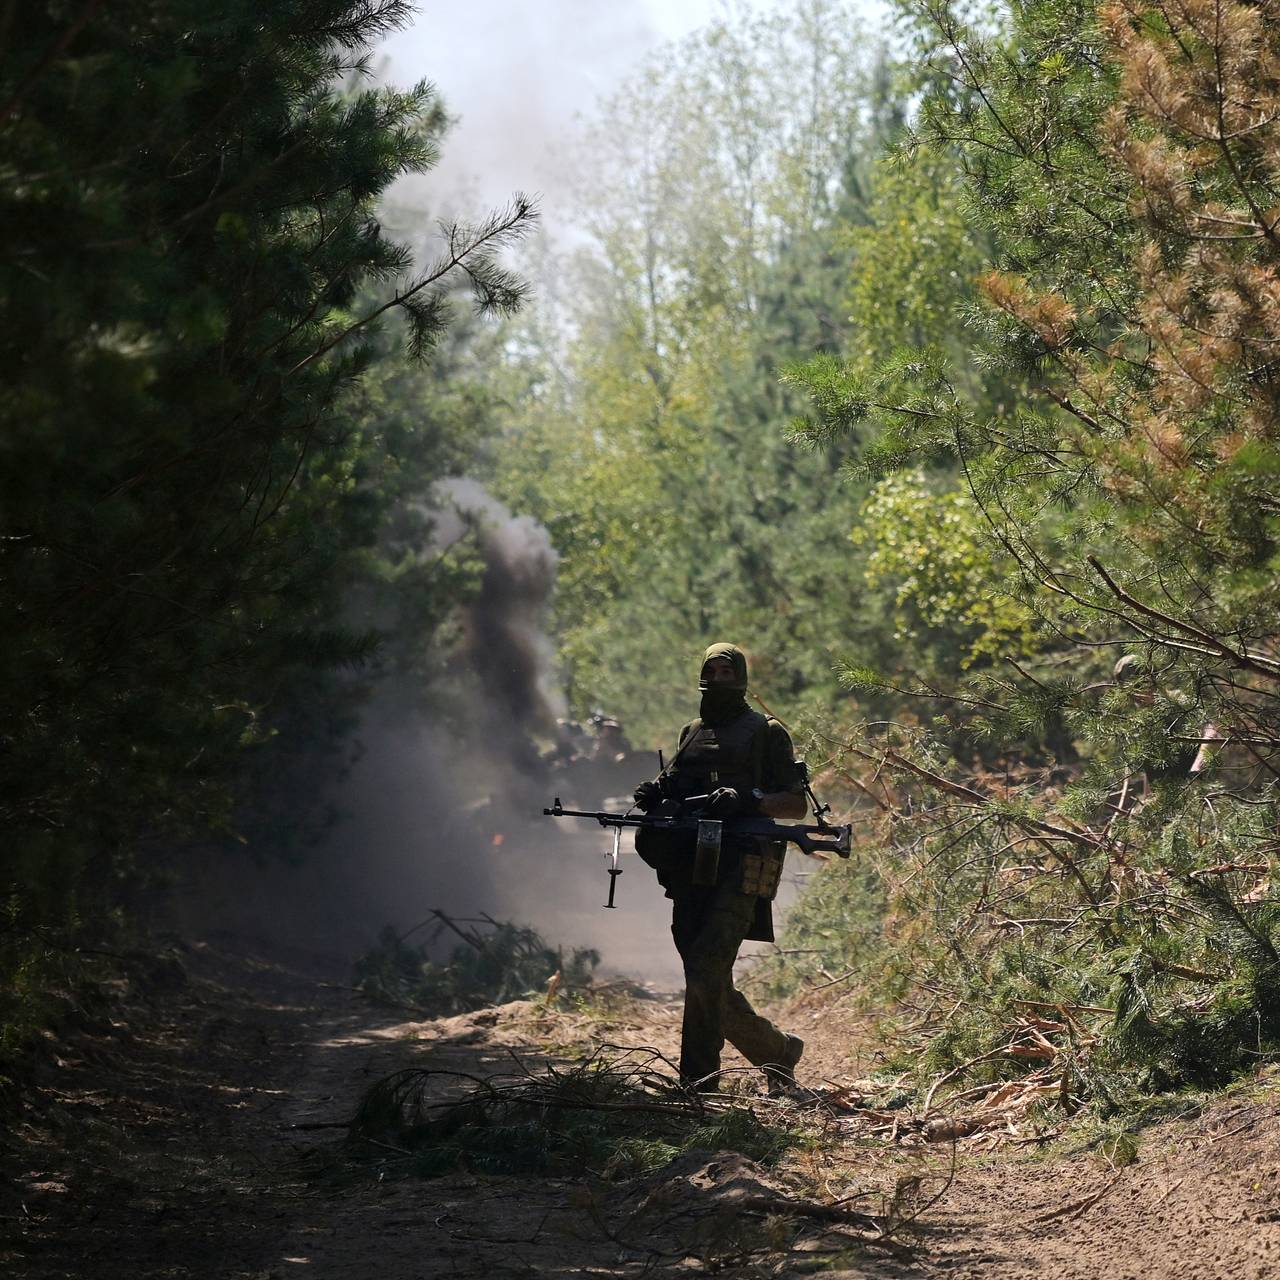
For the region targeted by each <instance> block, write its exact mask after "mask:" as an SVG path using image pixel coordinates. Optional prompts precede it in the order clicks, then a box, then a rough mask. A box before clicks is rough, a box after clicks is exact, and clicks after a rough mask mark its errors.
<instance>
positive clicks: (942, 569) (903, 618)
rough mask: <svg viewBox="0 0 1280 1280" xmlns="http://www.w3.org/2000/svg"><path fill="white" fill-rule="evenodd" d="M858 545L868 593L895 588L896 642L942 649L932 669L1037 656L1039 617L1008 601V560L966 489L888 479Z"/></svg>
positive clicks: (920, 479) (872, 500)
mask: <svg viewBox="0 0 1280 1280" xmlns="http://www.w3.org/2000/svg"><path fill="white" fill-rule="evenodd" d="M853 541H854V543H855V544H856V545H859V546H863V547H866V548H867V549H868V551H869V554H868V555H867V557H866V562H865V568H864V571H863V572H864V580H865V581H866V583H867V585H868V586H869V587H872V588H875V587H878V586H881V585H883V584H889V585H891V586H892V588H893V621H894V628H895V629H894V632H893V639H894V640H895V641H897V642H898V643H900V644H903V645H907V646H909V647H910V648H911V650H912V651H914V652H921V651H926V650H927V649H928V648H932V647H934V646H936V645H937V643H938V640H939V639H941V640H942V641H944V642H945V646H946V648H945V652H944V654H943V655H940V657H939V658H935V659H934V661H933V662H931V663H929V666H930V667H931V668H932V669H934V670H936V669H937V668H938V667H939V666H942V665H944V664H945V666H946V667H949V668H952V669H954V667H955V666H956V665H957V662H956V659H957V651H959V655H960V656H959V662H958V665H959V667H960V668H961V669H962V670H963V669H965V668H968V667H971V666H973V664H974V663H975V662H976V661H978V660H980V659H983V658H985V659H987V660H988V661H993V660H995V661H998V660H999V659H1000V658H1002V657H1003V656H1004V655H1005V654H1013V655H1014V656H1015V657H1019V658H1021V657H1025V656H1026V655H1028V654H1029V653H1032V652H1034V651H1035V649H1036V647H1037V646H1036V634H1035V616H1034V614H1032V613H1031V611H1030V610H1029V609H1027V608H1026V607H1025V606H1024V605H1023V604H1021V603H1020V602H1019V601H1018V600H1016V599H1015V598H1013V597H1012V596H1010V595H1008V594H1007V584H1008V580H1009V574H1008V570H1009V561H1008V557H1007V556H1005V555H1003V554H1002V548H1001V547H1000V546H999V545H998V544H994V543H993V540H992V539H991V537H990V535H989V533H988V530H987V528H986V524H985V521H984V520H983V517H982V515H981V513H980V511H979V510H978V508H977V506H976V505H975V504H974V502H973V500H972V498H971V496H970V494H969V491H968V489H967V488H959V489H952V488H948V489H945V490H943V491H942V492H940V493H939V492H936V491H935V486H932V485H930V484H929V482H928V480H927V479H926V477H925V475H924V473H923V472H922V471H919V470H917V471H913V472H896V473H894V474H893V475H890V476H887V477H885V479H883V480H881V481H879V482H878V483H877V484H876V485H875V487H874V488H873V489H872V491H871V494H870V496H869V498H868V501H867V503H866V505H865V506H864V508H863V519H862V523H861V524H859V525H858V527H857V528H856V529H855V530H854V532H853ZM966 639H967V641H968V644H967V652H964V649H963V646H965V643H966ZM930 641H932V644H930Z"/></svg>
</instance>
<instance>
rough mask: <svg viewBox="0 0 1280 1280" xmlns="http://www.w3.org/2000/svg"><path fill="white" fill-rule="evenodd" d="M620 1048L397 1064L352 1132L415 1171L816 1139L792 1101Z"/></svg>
mask: <svg viewBox="0 0 1280 1280" xmlns="http://www.w3.org/2000/svg"><path fill="white" fill-rule="evenodd" d="M611 1048H612V1047H611V1046H604V1047H602V1048H600V1049H598V1050H597V1051H596V1052H595V1053H594V1054H592V1055H591V1057H589V1058H587V1059H586V1060H584V1061H582V1062H579V1063H574V1064H572V1065H570V1066H565V1067H557V1066H547V1067H545V1068H543V1069H542V1070H541V1071H537V1072H535V1071H522V1072H519V1073H518V1074H514V1075H508V1076H495V1077H489V1078H486V1079H483V1080H480V1079H476V1078H474V1077H469V1076H463V1075H460V1074H459V1073H456V1072H449V1071H433V1070H427V1069H423V1068H409V1069H407V1070H404V1071H399V1072H396V1073H395V1074H394V1075H391V1076H388V1077H387V1078H385V1079H384V1080H380V1081H379V1082H378V1083H377V1084H375V1085H374V1086H373V1087H372V1088H371V1089H370V1090H369V1092H368V1093H367V1094H366V1096H365V1098H364V1100H363V1102H362V1103H361V1106H360V1109H359V1111H358V1113H357V1115H356V1118H355V1120H354V1122H353V1124H352V1135H353V1137H354V1138H355V1139H357V1140H359V1139H361V1138H365V1139H373V1140H374V1141H375V1142H377V1143H379V1144H381V1145H382V1146H383V1147H384V1148H385V1147H386V1146H391V1147H394V1148H396V1149H397V1150H398V1151H400V1152H401V1153H402V1154H403V1156H404V1158H405V1161H406V1171H407V1172H414V1173H417V1174H419V1175H421V1176H424V1177H435V1176H439V1175H441V1174H445V1173H449V1172H451V1171H453V1170H458V1169H465V1170H468V1171H471V1172H474V1173H486V1174H514V1175H521V1174H523V1175H534V1174H537V1175H555V1174H582V1173H584V1172H589V1173H591V1174H594V1175H596V1176H599V1177H604V1178H610V1179H626V1178H632V1177H637V1176H642V1175H644V1174H647V1173H651V1172H653V1171H655V1170H657V1169H659V1168H661V1167H663V1166H664V1165H666V1164H668V1163H669V1162H670V1161H671V1160H673V1159H675V1158H676V1157H677V1156H679V1155H681V1154H683V1153H685V1152H688V1151H693V1150H695V1149H707V1150H712V1151H717V1150H733V1151H738V1152H740V1153H741V1154H743V1155H745V1156H747V1157H748V1158H750V1159H753V1160H757V1161H759V1162H761V1163H764V1164H769V1163H772V1162H774V1161H776V1160H777V1159H778V1158H779V1157H781V1156H782V1155H783V1154H784V1153H785V1152H787V1151H788V1150H790V1149H792V1148H793V1147H796V1146H798V1145H801V1144H804V1143H806V1142H809V1141H812V1140H813V1137H814V1135H813V1133H812V1132H811V1128H812V1122H811V1121H802V1120H800V1119H799V1118H798V1117H797V1115H796V1113H795V1112H794V1110H792V1109H789V1108H786V1107H784V1106H781V1105H778V1104H773V1103H770V1102H769V1101H767V1100H762V1099H757V1098H752V1099H751V1100H750V1104H749V1105H748V1103H747V1101H746V1100H742V1101H741V1102H739V1101H736V1100H734V1099H733V1098H732V1096H726V1097H724V1098H714V1099H708V1098H704V1097H702V1096H701V1095H698V1094H693V1093H689V1092H687V1091H686V1090H684V1089H683V1088H681V1086H680V1085H679V1084H678V1083H677V1082H676V1080H675V1079H673V1078H672V1076H671V1075H669V1074H666V1073H665V1072H662V1071H659V1070H658V1069H657V1068H658V1067H659V1065H667V1066H669V1064H663V1062H662V1059H660V1057H659V1056H658V1055H657V1054H656V1053H654V1051H652V1050H620V1051H618V1053H617V1056H614V1057H611V1056H609V1052H610V1050H611ZM459 1085H462V1086H463V1088H462V1090H461V1091H459V1089H458V1086H459Z"/></svg>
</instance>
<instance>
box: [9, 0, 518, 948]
mask: <svg viewBox="0 0 1280 1280" xmlns="http://www.w3.org/2000/svg"><path fill="white" fill-rule="evenodd" d="M409 15H410V9H409V6H408V4H407V3H406V2H405V0H282V2H281V3H276V4H272V5H269V6H265V7H264V6H263V5H261V4H258V3H253V2H252V0H227V3H220V4H218V5H215V6H209V5H207V4H201V3H196V2H195V0H176V2H175V3H165V4H156V3H152V2H151V0H124V3H118V4H112V5H109V6H103V5H99V4H96V3H87V4H83V5H79V6H74V7H69V6H66V5H61V4H53V3H40V4H37V5H33V6H28V7H27V8H26V9H24V12H23V16H22V20H21V21H20V22H15V23H11V24H9V25H8V27H7V28H6V35H7V38H8V40H9V47H8V48H7V49H6V57H5V60H4V64H3V70H0V157H2V163H3V166H4V171H5V181H4V183H3V186H2V189H0V227H2V229H3V237H2V243H0V364H2V366H3V378H2V379H0V382H2V385H3V390H0V440H2V441H3V444H2V445H0V448H3V451H4V466H3V468H2V469H0V513H2V514H0V520H2V521H3V531H2V535H0V548H2V549H0V555H3V575H2V576H0V613H2V614H3V619H4V620H3V623H0V671H2V672H3V675H2V676H0V679H2V680H3V682H4V689H5V697H4V705H5V708H6V715H5V718H4V723H3V724H2V725H0V825H3V826H4V828H5V830H6V845H7V847H8V849H10V850H12V855H11V857H10V858H9V859H7V873H8V874H7V875H6V885H7V886H8V888H7V890H6V892H7V894H8V900H9V911H10V914H11V915H12V916H14V917H15V919H16V920H18V921H19V926H18V927H28V926H30V925H31V924H32V922H33V920H38V919H39V918H42V917H41V911H42V910H43V908H42V907H40V905H39V903H40V900H41V896H42V893H43V894H44V898H45V899H46V905H47V904H48V903H49V902H52V903H54V904H55V905H56V908H57V909H56V910H55V907H54V906H50V907H49V912H52V913H53V914H54V915H56V914H57V913H58V911H62V912H64V913H65V912H66V911H74V909H75V908H74V903H75V901H76V899H77V897H78V898H79V900H80V901H82V902H85V903H90V902H95V901H96V902H101V901H103V900H104V898H105V899H109V889H110V884H111V881H112V880H113V878H114V877H116V876H117V875H118V874H120V872H121V869H122V868H123V867H125V866H127V865H129V864H130V863H131V862H136V860H137V858H138V857H139V856H142V854H145V853H146V850H147V849H148V848H154V843H153V844H152V845H150V846H148V845H145V844H144V845H141V846H140V845H139V844H138V841H139V839H140V837H142V836H148V837H151V838H152V840H153V841H154V838H155V837H158V836H160V835H162V834H169V833H173V832H175V831H183V830H199V831H207V830H209V829H210V828H211V827H217V826H218V825H219V823H221V822H224V821H225V818H226V815H227V813H228V812H229V809H230V805H231V803H232V798H233V792H232V791H231V790H230V789H229V788H228V786H227V779H228V776H229V774H230V772H231V771H232V770H234V768H235V767H236V765H237V762H238V761H239V759H240V757H241V755H242V753H243V750H244V748H245V747H246V746H247V745H251V744H252V743H254V742H257V741H261V740H264V739H266V738H269V737H270V736H272V735H273V734H274V733H275V732H276V729H275V727H274V726H273V724H272V723H271V721H270V718H269V717H267V716H264V715H263V714H261V712H262V708H263V705H264V703H265V702H266V701H269V699H270V697H271V696H272V693H273V691H275V690H276V689H277V688H278V686H279V684H280V682H281V680H282V679H283V678H284V677H285V675H286V673H287V672H288V671H289V670H290V669H291V668H292V667H294V666H296V665H297V664H299V663H303V664H312V665H314V664H318V663H323V664H334V663H352V662H359V661H362V660H364V659H365V658H367V657H368V655H369V654H370V652H371V651H372V648H373V646H374V644H375V637H373V636H372V635H370V634H369V633H367V632H355V633H353V632H351V631H349V630H347V629H345V628H344V627H343V626H341V625H340V623H339V621H338V618H339V615H338V605H339V601H338V594H339V592H340V578H341V573H340V569H341V568H342V567H343V566H344V565H346V564H348V563H349V561H350V557H351V556H352V554H353V553H355V552H357V551H359V550H360V549H361V548H367V547H370V546H372V545H374V544H375V542H376V541H377V539H378V537H379V522H380V520H381V519H382V517H383V515H384V514H385V512H386V510H387V503H388V501H389V493H388V492H380V491H379V488H378V485H377V484H373V483H370V479H369V477H370V474H371V472H372V471H376V470H377V466H376V465H375V462H374V459H375V457H376V455H377V452H378V450H379V449H380V447H381V444H382V440H383V437H382V436H381V435H380V434H379V429H378V426H377V424H376V423H375V422H372V421H371V420H370V417H369V415H368V413H367V411H366V410H365V409H364V408H362V406H361V402H360V400H359V395H358V393H359V390H360V388H361V385H362V382H363V380H365V379H366V378H367V375H368V372H369V370H370V369H371V368H372V367H374V366H375V365H376V364H377V363H378V361H380V360H383V361H385V360H403V359H405V358H407V357H413V356H416V357H423V356H425V355H426V354H427V353H429V351H430V349H431V348H432V346H433V344H434V343H436V342H437V340H438V338H439V337H440V335H441V333H442V332H443V330H444V328H445V326H446V324H447V323H448V320H449V315H450V305H451V303H450V299H451V296H452V295H454V294H455V293H456V286H457V283H458V281H459V280H461V279H464V278H465V280H467V281H469V283H470V286H471V289H472V293H473V295H474V301H475V304H476V306H477V307H478V309H479V310H481V311H482V312H506V311H510V310H511V309H512V308H514V307H515V306H516V305H517V304H518V303H519V301H520V298H521V296H522V293H523V286H522V284H521V282H520V281H519V280H518V279H516V278H515V277H514V276H513V275H512V274H511V273H510V272H509V271H507V270H506V269H505V267H503V266H502V264H501V262H500V260H499V259H500V253H501V250H502V247H503V246H504V245H505V244H506V243H508V242H509V241H510V240H511V238H512V237H513V236H515V235H518V234H519V233H520V232H521V230H522V229H523V228H524V227H525V226H526V225H527V224H528V223H529V220H530V219H531V217H532V216H533V211H532V208H531V205H530V203H529V202H528V201H527V200H525V199H523V198H517V199H516V200H515V202H514V203H513V204H512V206H511V207H510V208H508V209H505V210H502V211H500V212H499V213H497V214H495V215H494V216H492V217H490V218H488V219H486V220H484V221H483V222H481V223H480V224H478V225H475V226H465V225H454V226H451V227H449V228H447V229H446V230H445V234H444V235H443V237H442V241H441V243H442V248H441V250H440V252H439V254H438V256H437V257H436V258H435V259H434V260H432V261H429V262H428V263H427V264H426V265H425V266H420V267H417V268H415V267H414V264H413V261H412V255H411V254H410V252H409V251H408V250H407V249H406V248H405V247H404V246H402V245H400V244H398V243H396V242H395V241H394V240H392V239H391V238H389V237H388V236H387V235H386V234H384V232H383V230H382V228H381V227H380V226H379V223H378V221H377V217H376V201H377V198H378V196H379V194H380V193H381V192H383V191H384V190H385V189H386V188H387V186H388V185H389V184H390V183H391V182H393V181H394V180H395V179H396V178H398V177H400V176H401V175H404V174H409V173H418V172H421V171H423V170H424V169H426V168H427V167H429V166H430V165H431V163H432V162H433V160H434V157H435V154H436V146H437V142H438V140H439V138H440V136H441V134H442V131H443V128H444V124H445V116H444V112H443V108H442V106H441V104H440V102H439V101H438V99H437V98H436V96H435V95H434V93H433V91H432V90H431V88H430V86H428V85H426V84H421V85H418V86H415V87H414V88H412V89H409V90H407V91H399V90H395V89H390V88H376V87H367V86H365V85H363V84H362V82H363V81H365V80H366V79H367V66H366V63H365V56H366V51H367V50H368V49H369V48H370V47H371V45H372V43H373V42H374V41H376V40H377V39H378V38H379V37H380V36H382V35H383V34H385V33H386V32H387V31H389V30H390V29H392V28H394V27H396V26H399V25H401V24H403V23H404V22H406V21H407V20H408V17H409ZM392 320H396V321H397V324H396V325H390V326H389V325H388V322H389V321H392ZM396 333H399V334H401V335H402V340H401V341H400V343H399V347H398V349H397V347H396V345H395V344H394V343H393V341H392V337H393V335H394V334H396ZM140 850H141V854H140V853H139V851H140ZM40 886H44V888H43V890H42V889H41V888H40ZM23 921H25V924H22V922H23Z"/></svg>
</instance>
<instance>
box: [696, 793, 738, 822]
mask: <svg viewBox="0 0 1280 1280" xmlns="http://www.w3.org/2000/svg"><path fill="white" fill-rule="evenodd" d="M746 807H747V806H746V804H745V802H744V801H743V798H742V796H741V795H740V794H739V793H738V792H737V791H736V790H735V789H734V788H733V787H717V788H716V789H715V790H714V791H713V792H712V793H711V794H710V795H709V796H708V797H707V807H706V808H705V809H704V810H703V812H704V813H706V814H707V816H708V817H711V818H719V819H720V820H721V821H722V822H723V821H724V820H725V819H726V818H732V817H734V816H735V815H737V814H739V813H741V812H742V811H743V810H744V809H745V808H746Z"/></svg>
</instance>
